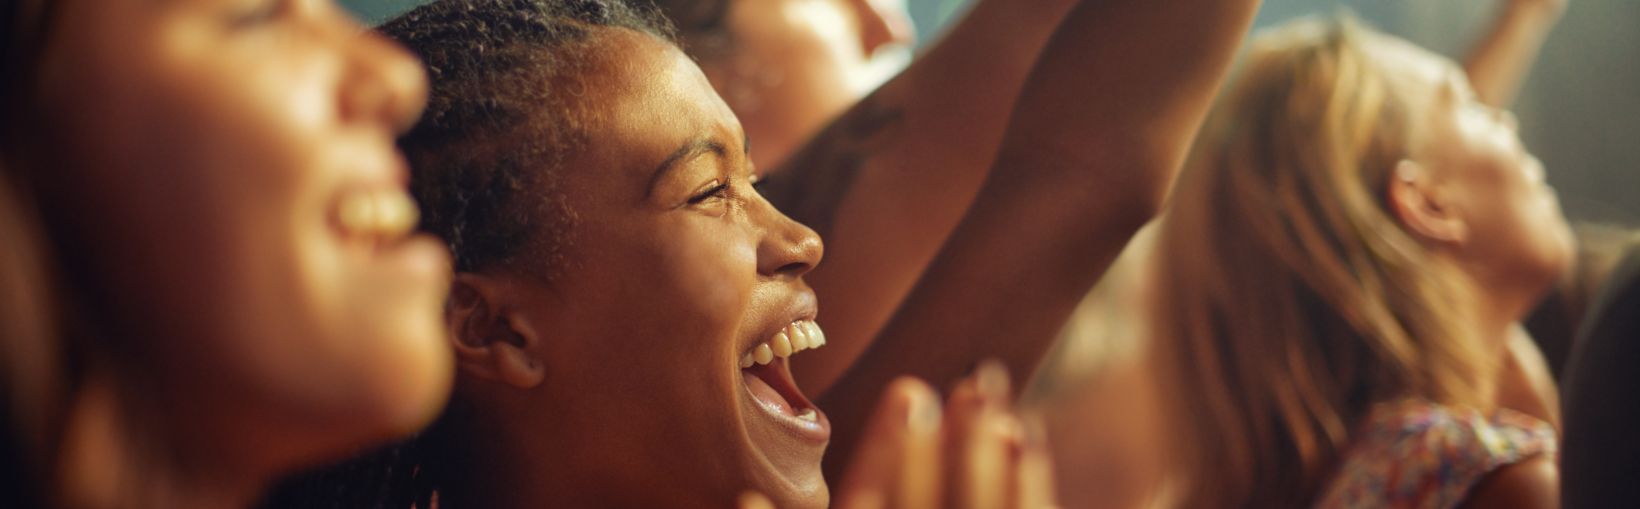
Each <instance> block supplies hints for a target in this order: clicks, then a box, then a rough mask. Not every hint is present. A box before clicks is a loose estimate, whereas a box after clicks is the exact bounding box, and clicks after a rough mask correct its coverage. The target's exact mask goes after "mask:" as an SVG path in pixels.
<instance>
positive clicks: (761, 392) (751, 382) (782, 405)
mask: <svg viewBox="0 0 1640 509" xmlns="http://www.w3.org/2000/svg"><path fill="white" fill-rule="evenodd" d="M760 367H761V366H760ZM754 369H755V368H754ZM741 373H743V374H745V375H746V388H747V389H751V391H752V398H753V399H756V400H757V402H758V403H762V404H763V406H766V407H769V408H772V409H774V411H776V412H779V413H782V414H785V415H790V416H793V417H796V416H797V412H796V411H795V410H793V409H792V404H791V402H789V401H786V398H785V397H784V396H781V395H780V392H779V391H776V390H774V387H770V386H769V383H768V382H765V381H763V378H762V377H760V376H758V374H757V373H755V372H753V370H752V369H746V370H741Z"/></svg>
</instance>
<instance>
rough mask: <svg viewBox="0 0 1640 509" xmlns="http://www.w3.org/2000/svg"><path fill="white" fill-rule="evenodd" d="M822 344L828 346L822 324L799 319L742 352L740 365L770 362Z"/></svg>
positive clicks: (746, 365) (745, 366) (747, 365)
mask: <svg viewBox="0 0 1640 509" xmlns="http://www.w3.org/2000/svg"><path fill="white" fill-rule="evenodd" d="M822 346H826V333H825V332H823V331H821V330H820V325H818V324H816V323H814V322H813V321H810V320H798V321H795V322H792V323H791V325H787V326H786V328H784V329H781V330H780V332H776V333H774V336H773V337H770V338H769V340H768V341H764V342H762V343H758V344H757V346H754V347H752V348H751V349H750V350H747V351H746V353H744V354H742V355H741V356H740V367H741V368H742V369H744V368H749V367H752V365H753V364H768V363H770V362H774V360H775V359H784V358H787V357H791V356H792V354H794V353H797V352H801V351H804V350H809V349H813V348H820V347H822Z"/></svg>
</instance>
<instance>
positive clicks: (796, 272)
mask: <svg viewBox="0 0 1640 509" xmlns="http://www.w3.org/2000/svg"><path fill="white" fill-rule="evenodd" d="M813 268H814V266H813V265H810V264H809V263H808V262H792V263H788V264H785V265H783V266H781V267H780V268H778V269H775V274H776V275H780V276H786V277H797V276H801V275H803V274H807V273H808V272H809V270H810V269H813Z"/></svg>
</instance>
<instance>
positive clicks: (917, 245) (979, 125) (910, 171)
mask: <svg viewBox="0 0 1640 509" xmlns="http://www.w3.org/2000/svg"><path fill="white" fill-rule="evenodd" d="M1074 4H1075V2H1074V0H1034V1H1024V0H984V1H982V2H980V3H978V4H977V5H975V6H974V7H973V9H972V10H971V11H970V12H969V13H968V15H967V16H966V17H965V18H964V19H963V20H962V21H961V22H960V23H959V24H957V25H956V26H955V27H954V28H953V29H952V30H951V31H950V32H948V33H947V34H946V35H945V36H944V37H942V38H941V39H940V41H939V42H938V43H937V44H935V45H933V46H932V49H930V50H929V51H928V52H927V53H926V54H924V55H922V56H920V57H919V58H918V59H917V60H916V62H915V63H914V64H912V66H911V67H910V68H909V69H907V70H906V71H905V72H904V73H902V74H901V75H900V76H899V77H897V78H896V79H894V80H892V81H890V82H889V83H888V84H887V85H885V86H884V87H883V88H882V89H880V90H879V91H878V92H877V93H874V94H873V95H872V96H871V97H870V98H868V99H866V100H865V101H862V102H861V104H860V105H859V106H857V107H856V108H855V109H853V110H851V111H850V112H848V113H847V114H845V115H844V116H843V117H842V118H841V119H839V120H838V121H837V123H836V124H834V125H833V126H832V127H831V128H829V129H828V130H826V131H824V132H823V133H822V134H821V135H820V136H819V137H818V139H817V140H815V142H814V143H813V144H811V145H810V146H809V147H808V148H807V149H805V150H804V151H803V152H800V153H799V157H797V158H793V162H792V163H791V164H789V165H788V166H787V167H786V168H783V169H782V170H781V172H779V173H777V176H776V177H775V178H774V180H773V181H772V182H771V186H776V187H778V188H779V189H778V190H772V191H777V192H776V193H775V197H776V198H775V202H776V203H777V204H781V205H783V207H782V208H783V210H785V211H786V212H787V213H788V214H790V215H792V217H793V218H795V219H797V220H798V221H800V222H803V223H804V224H808V225H810V226H811V227H813V228H815V229H816V230H817V231H819V232H820V234H821V236H822V237H824V238H825V239H826V254H827V256H826V263H825V264H823V265H821V266H820V267H819V268H818V269H817V270H816V271H815V272H813V273H811V274H809V276H808V277H807V279H808V281H809V283H810V284H811V285H812V286H813V287H814V289H815V292H816V293H817V294H819V295H820V299H821V302H822V303H823V304H824V314H823V316H822V317H821V323H822V324H823V325H824V326H825V327H826V332H827V335H828V336H829V338H830V340H831V343H830V344H829V345H828V346H827V347H826V348H825V349H822V350H817V351H815V352H814V353H813V354H811V355H812V357H809V358H805V359H804V362H803V363H802V364H801V365H799V366H796V369H795V373H796V376H797V379H798V382H799V384H800V385H801V386H802V387H805V388H807V389H808V390H811V391H816V392H821V391H824V390H825V389H826V388H828V387H829V386H830V385H831V384H832V383H833V382H834V381H835V380H836V378H837V377H838V376H840V375H841V374H842V372H843V371H844V370H845V369H847V368H848V366H849V365H850V364H852V363H853V362H854V360H855V359H856V358H858V357H859V355H860V353H861V351H863V350H864V349H865V348H866V347H867V346H868V345H869V343H870V340H871V338H872V337H873V336H874V335H875V334H876V333H877V331H878V329H880V328H881V327H882V326H883V323H884V322H886V321H887V320H888V317H889V316H890V315H891V314H892V313H893V311H894V308H895V307H897V306H898V305H899V304H900V302H901V301H902V300H903V299H904V298H905V296H906V294H907V293H909V292H910V290H911V286H912V285H913V284H914V283H915V282H916V279H917V276H918V275H920V274H921V273H922V271H923V270H924V269H925V268H926V267H927V265H928V262H929V261H930V260H932V259H933V257H934V253H935V252H936V251H938V250H939V246H940V244H941V243H943V242H944V241H945V239H946V237H947V236H949V235H950V233H951V230H952V229H953V228H955V227H956V224H957V222H958V221H959V220H960V219H961V218H962V214H963V212H964V211H966V210H967V209H968V205H969V204H970V203H972V201H973V199H974V195H975V194H976V193H977V192H978V191H979V187H980V185H981V183H982V182H983V181H984V179H985V174H986V172H987V171H989V170H990V163H991V161H992V160H993V159H994V158H995V155H996V149H997V146H998V145H1000V144H1001V141H1002V136H1003V132H1004V130H1005V129H1006V127H1007V121H1008V115H1009V112H1010V111H1012V109H1013V104H1014V99H1015V98H1016V97H1017V96H1018V95H1019V90H1020V87H1021V86H1023V84H1024V82H1025V76H1026V74H1028V72H1029V70H1030V66H1031V64H1032V63H1034V62H1035V61H1036V57H1037V55H1038V54H1039V53H1040V52H1041V50H1042V47H1043V45H1045V44H1046V42H1047V39H1048V36H1049V35H1050V34H1051V33H1052V31H1053V29H1054V27H1056V26H1058V24H1059V22H1060V21H1061V20H1062V19H1063V18H1064V15H1065V14H1066V13H1067V12H1069V10H1070V7H1071V6H1072V5H1074ZM782 181H784V182H782ZM786 205H789V206H786Z"/></svg>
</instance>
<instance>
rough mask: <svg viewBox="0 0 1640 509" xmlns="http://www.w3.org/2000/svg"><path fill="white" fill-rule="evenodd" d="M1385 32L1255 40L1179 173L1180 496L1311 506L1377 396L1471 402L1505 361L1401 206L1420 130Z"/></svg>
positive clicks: (1165, 340) (1331, 27)
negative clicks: (1480, 383)
mask: <svg viewBox="0 0 1640 509" xmlns="http://www.w3.org/2000/svg"><path fill="white" fill-rule="evenodd" d="M1375 37H1381V36H1379V35H1378V34H1376V33H1373V32H1372V31H1370V30H1368V29H1366V28H1363V27H1359V26H1356V25H1355V24H1353V23H1352V22H1350V21H1348V20H1343V21H1337V22H1321V21H1313V20H1310V21H1301V22H1296V23H1293V24H1291V25H1288V26H1286V27H1283V28H1279V29H1276V30H1274V31H1273V32H1271V33H1269V34H1267V35H1263V36H1261V37H1259V38H1257V39H1256V40H1255V41H1254V43H1253V45H1252V50H1251V54H1250V55H1248V58H1247V62H1246V63H1245V64H1244V68H1243V69H1241V70H1240V72H1239V77H1238V78H1237V80H1236V83H1235V84H1233V85H1232V86H1231V88H1230V89H1229V90H1228V91H1227V93H1226V95H1225V96H1224V97H1223V98H1222V99H1221V102H1220V104H1219V107H1218V111H1216V112H1215V113H1214V115H1213V117H1212V119H1211V120H1210V121H1209V124H1208V126H1207V128H1206V130H1205V131H1204V132H1203V135H1202V138H1201V139H1200V140H1199V141H1198V145H1197V146H1196V148H1195V154H1193V156H1192V159H1191V162H1190V163H1189V164H1188V167H1187V168H1186V170H1185V172H1184V173H1183V174H1182V176H1181V181H1180V184H1179V189H1178V190H1177V191H1176V193H1175V196H1174V197H1173V199H1172V203H1173V206H1172V207H1173V208H1172V210H1171V211H1170V212H1169V215H1168V216H1167V218H1166V219H1165V221H1166V223H1165V224H1164V225H1163V232H1162V239H1161V245H1160V248H1159V249H1158V251H1157V252H1158V253H1160V256H1161V265H1160V266H1159V270H1158V271H1157V272H1158V277H1159V279H1158V281H1159V286H1158V289H1157V295H1156V302H1155V311H1156V313H1155V317H1156V320H1155V332H1156V334H1157V340H1158V342H1157V348H1158V352H1157V354H1158V359H1159V364H1160V369H1159V370H1158V372H1159V374H1160V375H1161V376H1162V380H1163V381H1164V382H1163V384H1164V387H1166V389H1167V390H1166V391H1165V392H1164V393H1165V394H1168V395H1169V398H1170V399H1173V400H1174V404H1176V405H1177V408H1176V409H1175V410H1177V413H1176V415H1175V416H1174V418H1173V419H1172V422H1174V423H1176V425H1177V426H1178V427H1179V432H1178V433H1177V436H1178V437H1179V439H1180V442H1179V443H1178V451H1176V452H1177V454H1178V456H1179V458H1178V460H1179V465H1180V466H1181V468H1183V469H1184V472H1185V474H1186V475H1185V478H1184V479H1183V480H1184V482H1185V483H1186V484H1185V485H1184V488H1185V493H1186V495H1185V497H1186V500H1185V501H1184V504H1183V505H1182V506H1181V507H1193V508H1265V507H1308V506H1310V505H1311V504H1312V503H1313V501H1314V499H1315V498H1316V497H1317V496H1318V495H1319V492H1320V491H1321V490H1322V489H1324V488H1325V485H1326V483H1327V482H1328V481H1329V480H1330V478H1331V477H1332V474H1333V470H1334V468H1335V465H1336V464H1337V462H1338V461H1339V459H1340V456H1341V455H1342V454H1343V452H1344V451H1345V450H1346V448H1347V447H1348V446H1349V444H1350V442H1351V438H1352V437H1351V433H1352V431H1353V428H1354V426H1355V425H1356V423H1357V422H1359V421H1360V419H1362V418H1363V417H1364V416H1365V415H1366V414H1367V413H1368V411H1369V410H1370V408H1371V405H1372V404H1373V403H1376V402H1380V401H1385V400H1390V399H1395V398H1400V397H1415V398H1424V399H1428V400H1432V401H1436V402H1439V403H1443V404H1452V405H1473V404H1476V403H1478V401H1477V400H1476V397H1477V394H1476V390H1477V389H1476V387H1475V384H1474V381H1476V380H1481V379H1484V378H1485V377H1486V376H1490V375H1489V373H1490V371H1489V370H1490V369H1491V368H1490V367H1489V366H1488V365H1485V363H1484V362H1483V361H1482V360H1481V359H1483V357H1482V356H1480V355H1479V352H1478V350H1477V348H1478V345H1479V342H1478V339H1477V338H1476V336H1475V334H1474V333H1472V331H1470V330H1467V328H1466V327H1467V326H1466V325H1465V324H1467V323H1470V321H1469V320H1467V319H1466V317H1464V316H1461V315H1460V312H1459V311H1458V310H1457V309H1456V308H1455V307H1454V303H1456V302H1461V301H1462V299H1463V298H1464V296H1463V295H1460V294H1459V293H1457V292H1459V291H1460V288H1461V286H1459V285H1457V284H1456V282H1455V281H1456V280H1455V278H1457V277H1460V276H1459V275H1458V274H1459V272H1458V269H1457V268H1456V267H1454V266H1452V265H1451V264H1450V263H1443V262H1442V261H1441V259H1440V258H1438V257H1435V256H1433V255H1432V253H1431V252H1430V251H1429V250H1428V249H1427V248H1425V247H1424V246H1423V245H1421V244H1420V243H1419V242H1418V241H1417V240H1416V239H1415V238H1413V237H1412V236H1411V235H1409V234H1407V233H1406V232H1404V231H1403V230H1402V229H1401V228H1400V226H1399V223H1398V222H1397V221H1396V220H1395V218H1394V217H1393V216H1392V215H1391V214H1390V213H1389V212H1388V208H1387V201H1386V200H1387V192H1388V186H1389V184H1390V179H1391V176H1392V173H1393V170H1394V168H1395V166H1396V165H1397V164H1398V162H1399V161H1401V160H1402V159H1405V158H1408V157H1410V154H1409V150H1410V147H1411V146H1412V145H1413V144H1414V141H1415V140H1416V139H1417V136H1419V133H1418V132H1417V126H1416V120H1415V118H1416V117H1415V115H1416V113H1417V112H1415V111H1412V108H1413V106H1412V105H1411V104H1410V102H1409V101H1410V97H1409V96H1408V95H1407V94H1406V93H1404V92H1402V91H1400V90H1398V89H1397V85H1396V84H1395V82H1393V81H1392V80H1390V79H1389V76H1390V74H1389V73H1392V72H1394V70H1393V69H1388V68H1384V67H1381V66H1380V65H1379V62H1378V61H1375V60H1374V59H1373V58H1371V57H1369V55H1368V54H1367V53H1366V51H1365V50H1364V49H1363V48H1364V46H1365V45H1367V44H1370V43H1373V42H1374V41H1373V40H1371V39H1372V38H1375Z"/></svg>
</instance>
